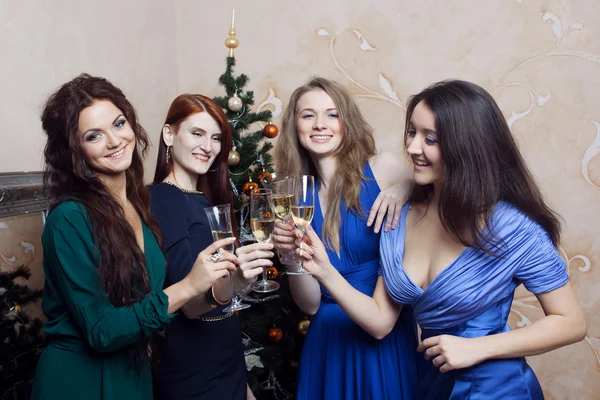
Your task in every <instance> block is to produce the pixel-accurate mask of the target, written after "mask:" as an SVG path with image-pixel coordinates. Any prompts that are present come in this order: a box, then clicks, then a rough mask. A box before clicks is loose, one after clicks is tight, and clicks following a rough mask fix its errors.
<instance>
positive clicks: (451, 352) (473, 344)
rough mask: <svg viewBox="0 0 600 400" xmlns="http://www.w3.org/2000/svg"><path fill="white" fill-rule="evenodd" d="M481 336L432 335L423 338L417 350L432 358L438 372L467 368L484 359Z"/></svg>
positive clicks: (429, 358) (427, 357)
mask: <svg viewBox="0 0 600 400" xmlns="http://www.w3.org/2000/svg"><path fill="white" fill-rule="evenodd" d="M481 339H482V338H462V337H459V336H452V335H440V336H432V337H430V338H427V339H425V340H423V341H422V342H421V343H420V344H419V347H417V351H418V352H421V351H425V359H427V360H433V361H432V362H433V365H434V366H436V367H437V368H439V369H440V372H448V371H452V370H455V369H460V368H468V367H472V366H473V365H477V364H479V363H481V362H483V361H485V360H486V356H485V353H486V352H485V349H484V348H483V344H482V340H481Z"/></svg>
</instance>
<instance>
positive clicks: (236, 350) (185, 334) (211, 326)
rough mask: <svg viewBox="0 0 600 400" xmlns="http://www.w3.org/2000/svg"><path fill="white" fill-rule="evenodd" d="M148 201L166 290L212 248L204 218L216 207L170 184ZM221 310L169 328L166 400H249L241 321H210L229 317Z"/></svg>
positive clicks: (163, 377) (163, 380)
mask: <svg viewBox="0 0 600 400" xmlns="http://www.w3.org/2000/svg"><path fill="white" fill-rule="evenodd" d="M150 198H151V202H152V213H153V214H154V216H155V217H156V219H157V220H158V222H159V224H160V230H161V233H162V235H163V238H164V242H165V243H164V247H165V251H166V253H167V277H166V284H167V285H172V284H174V283H176V282H179V281H181V280H182V279H183V278H185V277H186V275H187V274H188V273H189V271H190V269H191V268H192V265H193V264H194V261H195V260H196V257H197V256H198V253H200V252H201V251H202V250H204V249H205V248H206V247H207V246H209V245H210V244H211V243H212V242H213V238H212V233H211V231H210V225H209V223H208V218H207V216H206V213H205V212H204V208H206V207H210V206H212V204H211V203H210V202H209V201H208V199H207V198H206V197H204V195H202V194H198V193H184V192H182V191H181V190H179V189H178V188H177V187H175V186H172V185H169V184H166V183H159V184H156V185H153V186H152V187H151V188H150ZM223 308H224V307H218V308H215V309H214V310H212V311H209V312H207V313H205V314H203V315H201V316H200V318H196V319H189V318H187V317H186V316H185V315H184V314H183V313H179V314H178V315H177V317H175V318H174V319H173V320H172V321H171V323H170V324H169V325H168V326H167V329H166V334H165V341H164V347H163V354H162V360H161V368H160V377H159V382H160V394H161V397H160V398H161V399H162V400H168V399H173V400H175V399H177V400H179V399H189V400H223V399H227V400H229V399H231V400H245V399H246V364H245V361H244V347H243V344H242V334H241V328H240V324H239V321H238V319H237V317H236V316H235V314H233V315H230V316H229V317H228V318H225V319H221V320H217V321H214V320H210V319H214V317H217V318H218V317H223V316H226V315H227V314H225V313H223ZM203 317H208V319H209V320H206V319H204V320H203Z"/></svg>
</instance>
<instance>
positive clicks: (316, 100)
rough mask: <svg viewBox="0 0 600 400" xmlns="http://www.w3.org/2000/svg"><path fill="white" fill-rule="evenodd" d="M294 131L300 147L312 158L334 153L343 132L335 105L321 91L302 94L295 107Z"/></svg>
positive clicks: (340, 142) (340, 141)
mask: <svg viewBox="0 0 600 400" xmlns="http://www.w3.org/2000/svg"><path fill="white" fill-rule="evenodd" d="M296 130H297V133H298V140H299V141H300V144H301V145H302V147H304V148H305V149H306V150H308V152H309V153H310V154H311V155H312V156H313V157H314V156H326V155H330V154H332V153H334V152H335V151H336V150H337V149H338V148H339V147H340V145H341V144H342V138H343V135H344V132H343V131H344V130H343V127H342V123H341V121H340V118H339V113H338V110H337V107H336V104H335V103H334V101H333V100H332V99H331V97H330V96H329V95H328V94H327V93H325V91H323V90H311V91H309V92H306V93H304V94H303V95H302V96H301V97H300V98H299V99H298V103H297V105H296Z"/></svg>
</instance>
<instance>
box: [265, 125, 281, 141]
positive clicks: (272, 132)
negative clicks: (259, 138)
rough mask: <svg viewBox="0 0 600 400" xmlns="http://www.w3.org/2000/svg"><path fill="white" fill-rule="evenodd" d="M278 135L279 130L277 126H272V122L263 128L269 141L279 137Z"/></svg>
mask: <svg viewBox="0 0 600 400" xmlns="http://www.w3.org/2000/svg"><path fill="white" fill-rule="evenodd" d="M278 133H279V128H277V125H275V124H272V123H270V122H269V123H268V124H267V125H265V127H264V128H263V134H264V135H265V136H266V137H268V138H269V139H273V138H274V137H275V136H277V134H278Z"/></svg>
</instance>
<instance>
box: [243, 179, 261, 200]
mask: <svg viewBox="0 0 600 400" xmlns="http://www.w3.org/2000/svg"><path fill="white" fill-rule="evenodd" d="M255 190H258V183H256V182H252V176H250V174H248V182H246V183H244V186H243V187H242V191H243V192H244V194H245V195H246V196H250V193H252V192H254V191H255Z"/></svg>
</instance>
